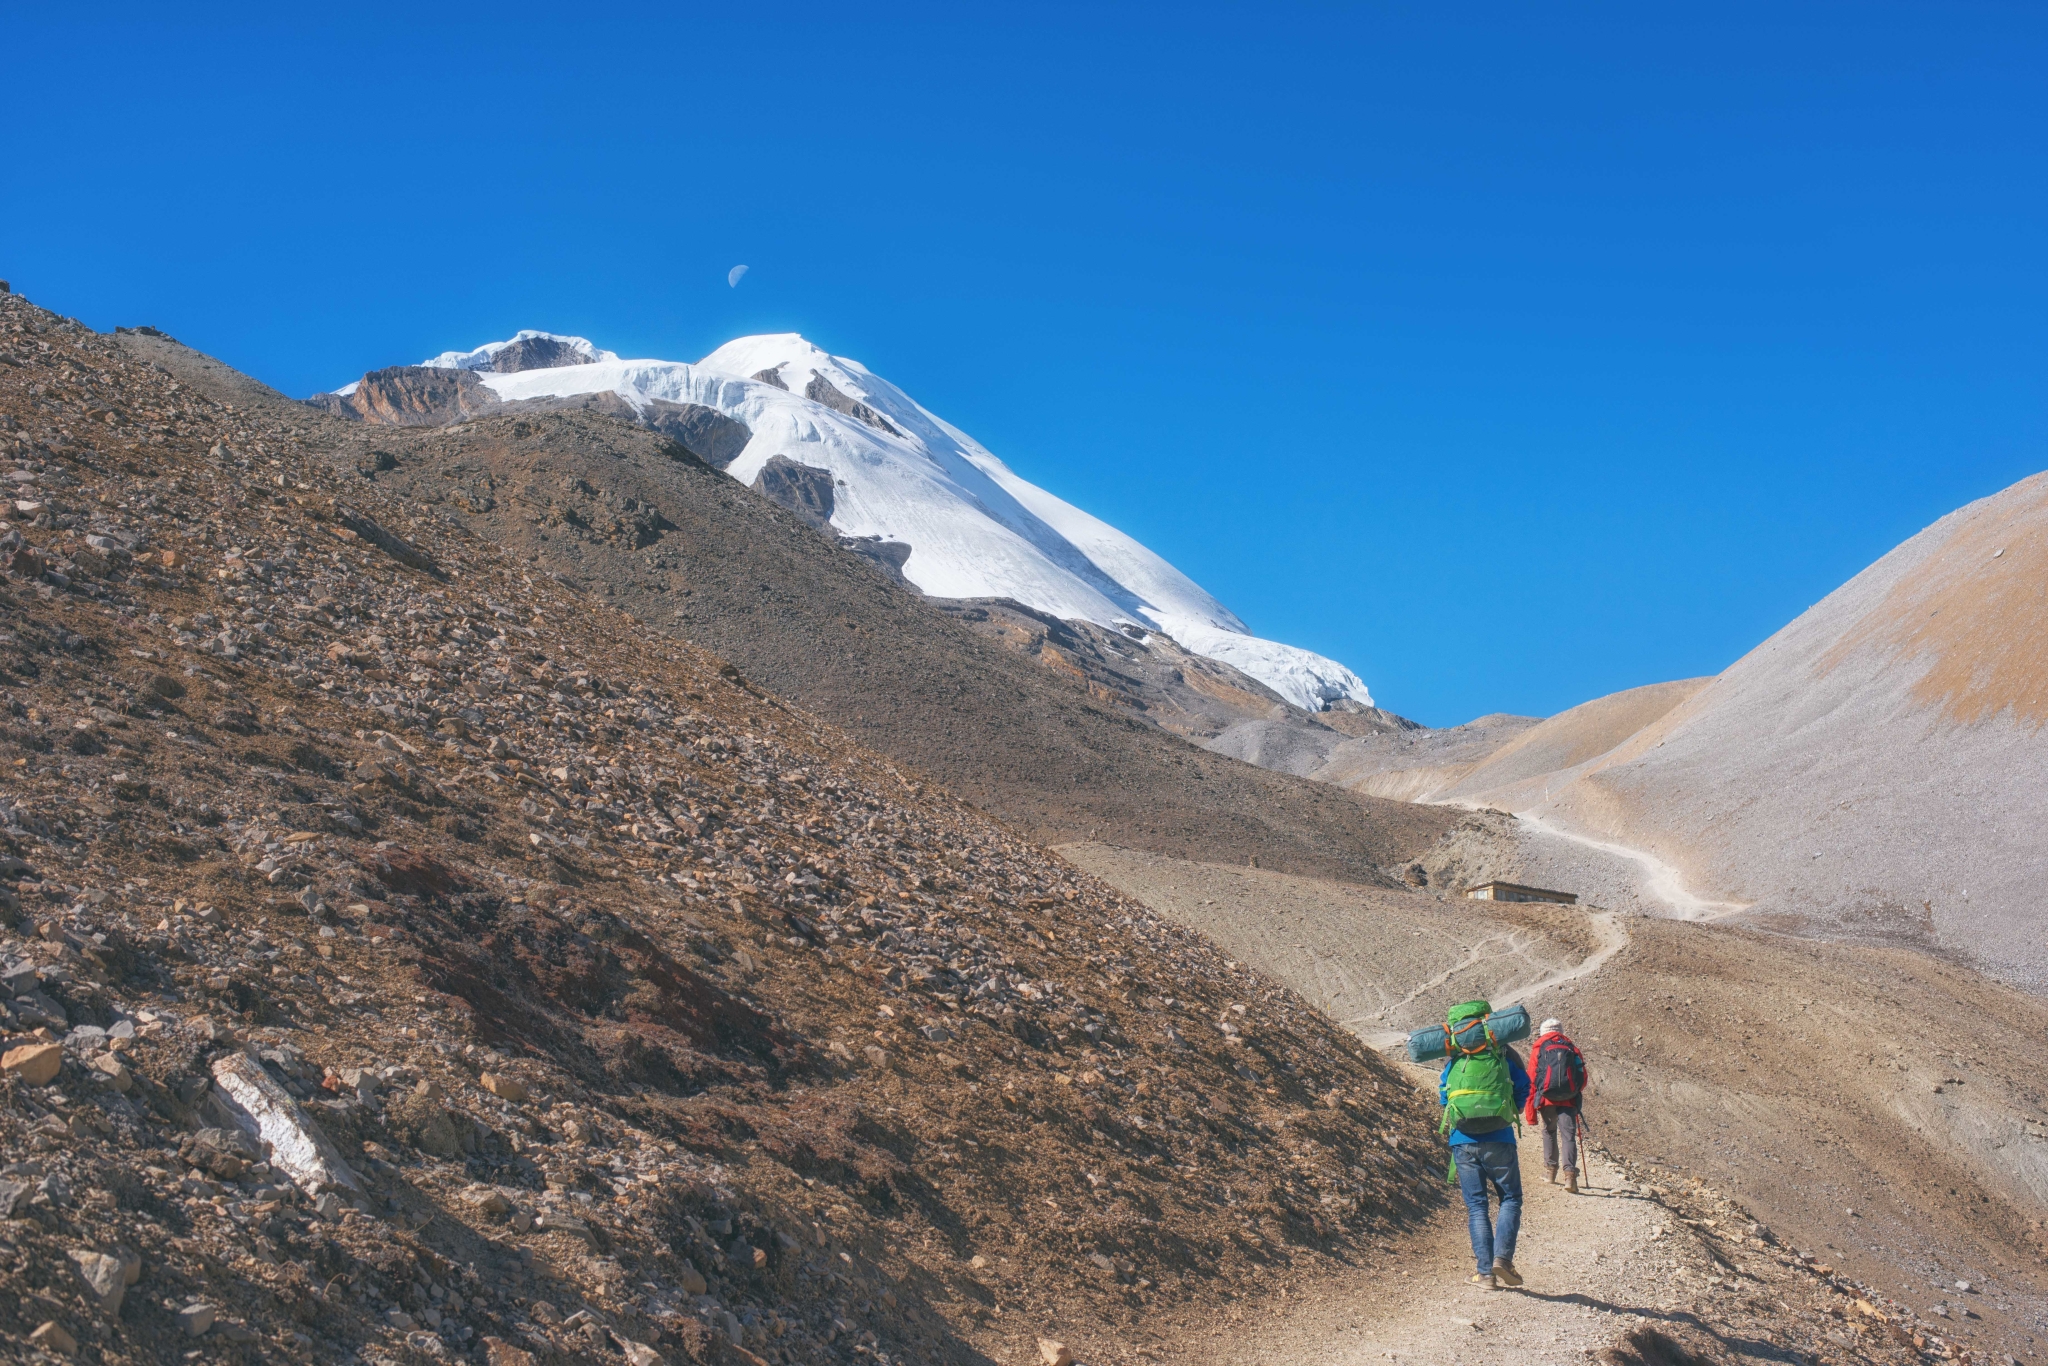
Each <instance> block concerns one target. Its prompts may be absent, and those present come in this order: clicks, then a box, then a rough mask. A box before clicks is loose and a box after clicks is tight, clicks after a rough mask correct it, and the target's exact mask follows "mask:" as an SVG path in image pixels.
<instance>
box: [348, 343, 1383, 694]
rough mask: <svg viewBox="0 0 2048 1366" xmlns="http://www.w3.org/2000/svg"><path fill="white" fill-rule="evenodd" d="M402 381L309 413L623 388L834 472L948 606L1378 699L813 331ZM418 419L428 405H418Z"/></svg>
mask: <svg viewBox="0 0 2048 1366" xmlns="http://www.w3.org/2000/svg"><path fill="white" fill-rule="evenodd" d="M401 369H402V370H405V371H407V372H409V375H408V376H407V377H405V378H402V379H401V378H400V377H397V376H395V375H394V372H393V371H390V370H385V371H377V372H372V375H371V376H366V377H365V379H364V380H359V381H357V382H356V383H355V384H354V385H347V386H343V387H342V388H341V389H337V390H336V391H334V392H333V393H332V394H321V395H315V396H314V397H313V398H312V399H310V400H308V402H311V403H314V404H315V405H317V406H320V407H323V408H326V409H328V410H329V411H333V412H335V413H337V414H338V415H341V416H347V417H357V418H362V419H364V420H367V421H372V422H381V421H386V420H388V419H387V417H386V416H385V413H384V409H383V407H380V406H379V405H377V404H370V403H360V404H359V403H356V402H353V401H352V400H354V399H355V397H356V394H357V391H358V389H359V388H360V387H361V386H363V385H364V384H365V383H366V381H370V380H372V379H378V377H382V378H381V379H378V382H377V383H373V384H371V386H370V387H371V388H373V389H374V388H377V387H379V384H385V385H389V384H401V385H404V386H410V387H417V388H425V389H435V390H436V391H438V385H437V381H436V380H435V379H434V375H435V374H436V373H455V374H458V375H461V376H465V377H466V376H474V377H475V378H474V379H469V378H458V379H456V380H455V381H454V383H455V385H456V386H457V388H458V389H459V390H464V391H472V392H482V393H488V394H489V395H491V396H493V398H494V399H495V401H496V402H497V403H499V404H503V405H512V404H520V403H525V404H528V405H533V406H541V405H545V404H559V403H563V402H566V401H572V400H576V399H578V398H582V397H585V396H590V395H600V394H614V395H617V396H619V398H620V399H622V400H623V401H624V402H625V404H626V405H627V406H628V407H629V408H630V409H631V410H632V411H633V412H634V413H635V414H636V415H638V416H639V417H640V420H642V421H644V422H647V423H648V425H660V420H662V419H664V418H666V417H667V415H668V413H669V412H670V410H675V411H679V412H682V413H685V414H687V413H689V412H694V411H696V410H705V411H708V412H712V413H716V414H718V415H720V416H721V417H723V418H724V419H726V420H728V421H731V422H734V423H737V424H739V425H740V426H741V427H743V428H744V429H745V430H746V432H747V435H748V439H747V442H746V444H745V446H744V448H743V449H742V450H740V451H739V452H738V453H736V454H734V455H732V456H731V457H730V458H729V459H726V460H723V461H721V460H719V459H716V458H714V457H712V456H711V455H710V454H709V453H707V452H705V451H703V450H700V449H699V448H698V447H697V446H696V445H693V444H692V443H691V442H690V441H689V439H688V438H687V437H681V436H679V439H682V440H683V441H684V444H685V445H686V446H689V447H690V449H692V450H693V451H696V452H697V453H698V454H700V455H704V456H705V457H706V458H707V459H709V460H710V461H711V463H714V464H717V465H719V466H720V468H724V469H725V470H726V471H727V472H728V473H729V474H731V475H732V476H733V477H734V478H736V479H738V480H740V482H742V483H751V482H753V481H754V480H755V479H756V478H758V477H759V476H760V475H761V472H762V470H763V469H764V468H765V466H766V465H767V463H768V462H769V461H770V460H771V459H774V458H776V457H781V458H782V459H783V460H785V461H787V462H791V463H794V464H799V465H803V466H806V467H807V468H812V469H818V470H822V471H824V472H825V475H826V477H829V478H830V479H831V480H832V484H833V487H834V490H835V498H834V500H833V504H834V505H833V509H832V512H831V515H830V517H829V519H828V520H829V521H830V523H831V525H832V526H833V527H834V528H835V529H836V530H837V531H838V532H839V533H840V534H842V535H845V536H848V537H851V538H855V539H862V540H869V539H872V540H877V541H880V542H882V543H887V544H891V545H894V546H901V547H907V549H905V550H900V551H897V552H896V553H897V554H898V556H899V557H900V558H901V559H902V560H903V563H902V565H901V568H902V571H903V573H904V576H905V578H906V580H907V581H908V582H910V583H912V584H914V585H915V586H916V587H918V588H919V589H920V590H921V591H923V592H925V593H927V594H929V595H931V596H934V597H941V598H955V599H969V598H973V599H979V598H1012V599H1015V600H1017V601H1019V602H1022V603H1024V604H1025V605H1027V606H1029V607H1033V608H1036V609H1039V610H1042V611H1048V612H1051V613H1053V614H1054V615H1056V616H1059V617H1061V618H1063V619H1065V620H1085V621H1089V622H1093V623H1095V624H1096V625H1099V626H1103V627H1107V628H1109V629H1112V630H1115V629H1122V628H1124V627H1134V628H1137V629H1142V630H1146V631H1156V632H1160V633H1162V634H1165V635H1168V636H1171V637H1172V638H1173V639H1174V640H1175V641H1176V642H1178V643H1179V645H1180V646H1182V647H1183V648H1185V649H1188V650H1191V651H1194V652H1195V653H1197V654H1202V655H1207V656H1209V657H1211V658H1215V659H1218V660H1221V661H1222V662H1224V663H1227V664H1229V665H1231V666H1232V667H1234V668H1237V669H1239V670H1240V671H1242V672H1244V673H1245V674H1247V675H1249V676H1251V677H1253V678H1256V679H1258V680H1259V681H1260V682H1261V683H1263V684H1265V685H1266V686H1268V687H1271V688H1273V689H1274V690H1275V691H1276V692H1278V693H1279V694H1280V695H1281V696H1282V697H1283V698H1285V699H1286V700H1287V701H1288V702H1290V703H1291V704H1293V705H1295V706H1298V707H1301V708H1303V709H1304V710H1309V711H1318V710H1322V709H1323V708H1325V707H1327V706H1328V705H1330V704H1331V703H1333V702H1337V701H1354V702H1358V703H1360V704H1362V705H1366V706H1371V705H1373V699H1372V694H1371V692H1370V690H1369V689H1368V688H1367V687H1366V685H1365V683H1364V682H1363V680H1361V679H1360V678H1359V677H1358V675H1357V674H1355V673H1353V672H1352V671H1351V670H1350V669H1348V668H1346V667H1345V666H1343V665H1342V664H1339V663H1337V662H1336V661H1334V660H1330V659H1327V658H1325V657H1324V656H1322V655H1318V654H1316V653H1315V652H1313V651H1309V650H1304V649H1301V648H1299V647H1296V646H1290V645H1285V644H1282V643H1280V642H1277V641H1266V640H1261V639H1259V638H1258V637H1255V636H1253V635H1251V634H1250V632H1249V630H1248V629H1247V628H1246V626H1245V624H1244V623H1243V622H1242V621H1241V620H1240V619H1239V618H1238V617H1237V616H1236V614H1234V613H1232V612H1231V611H1230V610H1229V609H1228V608H1226V607H1224V606H1223V604H1221V603H1220V602H1218V601H1217V600H1216V599H1215V598H1214V597H1212V596H1211V595H1210V594H1208V593H1207V592H1205V591H1204V590H1203V589H1202V588H1201V587H1200V586H1198V585H1197V584H1195V583H1194V581H1193V580H1191V579H1190V578H1188V577H1187V576H1186V575H1185V574H1183V573H1181V571H1179V570H1178V569H1176V568H1174V567H1173V566H1172V565H1171V564H1169V563H1167V562H1166V561H1165V560H1164V559H1163V558H1161V557H1160V556H1159V555H1157V554H1155V553H1154V552H1152V551H1151V550H1149V549H1147V548H1146V547H1144V546H1143V545H1141V544H1139V543H1138V542H1137V541H1135V540H1133V539H1132V538H1130V537H1129V536H1126V535H1124V534H1123V533H1122V532H1120V531H1117V530H1116V529H1115V528H1114V527H1111V526H1110V525H1109V524H1107V523H1106V522H1103V521H1101V520H1100V519H1099V518H1096V517H1093V516H1090V515H1089V514H1088V513H1086V512H1083V511H1082V510H1081V509H1079V508H1076V507H1074V506H1073V505H1072V504H1069V503H1067V502H1065V501H1064V500H1062V499H1060V498H1058V497H1056V496H1054V495H1052V494H1050V493H1048V492H1046V491H1045V490H1044V489H1041V488H1039V487H1038V486H1037V485H1035V484H1032V483H1031V482H1030V481H1028V480H1025V479H1023V478H1021V477H1020V476H1018V475H1017V474H1016V473H1015V472H1014V471H1012V470H1011V469H1010V468H1009V467H1008V466H1007V465H1006V464H1004V462H1003V461H1001V460H1000V459H999V458H997V457H996V456H995V455H994V454H993V453H992V452H990V451H988V450H987V449H986V448H985V447H983V446H981V445H980V444H979V443H978V442H976V441H974V439H973V438H972V437H970V436H968V435H967V434H966V433H965V432H963V431H961V430H960V429H959V428H957V427H955V426H953V425H952V424H950V423H948V422H946V421H945V420H944V419H942V418H940V417H938V416H937V415H936V414H933V413H931V412H930V411H928V410H927V409H925V408H924V407H922V406H921V405H919V404H918V403H917V402H916V401H915V400H913V399H912V398H910V396H909V395H908V394H906V393H904V392H903V391H902V390H901V389H899V388H897V387H896V386H895V385H893V384H890V383H889V382H888V381H887V380H885V379H882V378H881V377H880V376H878V375H875V374H874V373H873V372H871V371H869V370H868V369H867V368H866V367H865V366H863V365H861V364H860V363H859V362H858V361H854V360H849V359H847V358H845V357H839V356H833V355H830V354H828V353H827V352H825V351H823V350H822V349H820V348H818V347H816V346H814V345H812V344H811V343H810V342H808V341H805V340H804V339H803V338H802V337H801V336H800V335H798V334H796V333H778V334H765V335H761V336H754V337H742V338H739V339H737V340H735V341H732V342H728V343H726V344H725V345H724V346H721V347H719V348H718V349H717V350H715V351H713V352H712V353H711V354H710V355H708V356H706V357H705V358H704V359H703V360H701V361H698V362H696V363H694V364H688V363H683V362H674V361H662V360H633V359H620V358H618V357H617V356H615V355H614V354H613V353H612V352H609V351H601V350H600V349H599V348H597V347H595V346H594V345H592V344H591V343H590V342H588V341H587V340H585V339H583V338H580V337H568V336H560V335H556V334H551V333H542V332H532V331H528V332H522V333H520V334H519V336H518V337H517V338H515V339H513V340H512V341H509V342H494V343H489V344H487V345H485V346H483V347H479V348H476V349H475V350H473V351H469V352H452V351H451V352H444V353H443V354H442V355H440V356H437V357H434V358H432V359H430V360H429V361H427V362H425V363H423V364H422V365H420V366H415V367H401ZM664 405H665V406H664ZM399 406H404V405H399ZM414 410H422V411H423V406H422V405H418V404H415V405H412V406H411V407H410V408H408V409H407V411H408V412H410V411H414ZM498 410H502V409H492V408H490V407H489V406H488V404H485V405H483V406H478V405H476V404H473V403H459V404H454V405H446V406H444V408H443V411H445V412H446V414H447V416H446V420H447V421H463V420H468V419H469V418H470V417H473V416H480V415H482V414H483V413H484V412H486V411H498ZM398 425H435V424H434V423H432V422H430V421H424V420H421V421H411V420H408V421H405V422H403V423H400V424H398Z"/></svg>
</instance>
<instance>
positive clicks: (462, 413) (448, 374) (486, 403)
mask: <svg viewBox="0 0 2048 1366" xmlns="http://www.w3.org/2000/svg"><path fill="white" fill-rule="evenodd" d="M306 402H307V403H308V404H309V405H311V406H312V407H315V408H321V409H325V410H326V411H327V412H330V413H333V414H335V415H336V416H337V417H346V418H352V419H354V420H356V421H358V422H371V423H375V424H377V425H379V426H384V427H445V426H447V425H448V424H449V423H451V422H467V421H469V420H470V419H472V418H475V417H480V416H482V415H483V414H484V413H487V412H490V411H492V410H494V409H496V408H498V407H500V406H502V405H501V404H500V402H499V400H498V396H497V395H496V394H494V393H492V392H491V391H490V390H489V389H487V388H485V387H484V382H483V381H482V380H481V379H479V378H478V377H477V375H476V373H475V372H474V371H471V370H444V369H441V368H439V367H436V366H429V365H393V366H390V367H388V368H387V369H383V370H372V371H370V373H368V374H367V375H364V376H363V377H362V379H361V380H359V381H357V383H356V387H355V392H354V393H351V394H315V395H313V397H311V398H309V399H307V400H306Z"/></svg>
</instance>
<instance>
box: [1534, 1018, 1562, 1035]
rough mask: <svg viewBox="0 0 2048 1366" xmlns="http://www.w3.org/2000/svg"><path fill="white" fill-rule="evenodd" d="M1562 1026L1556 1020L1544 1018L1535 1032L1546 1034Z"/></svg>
mask: <svg viewBox="0 0 2048 1366" xmlns="http://www.w3.org/2000/svg"><path fill="white" fill-rule="evenodd" d="M1563 1028H1564V1026H1563V1025H1561V1024H1559V1023H1558V1022H1557V1021H1556V1020H1545V1021H1544V1022H1543V1024H1542V1025H1541V1026H1540V1027H1539V1028H1538V1029H1537V1031H1536V1032H1537V1033H1538V1034H1548V1033H1551V1032H1552V1031H1554V1030H1559V1029H1563Z"/></svg>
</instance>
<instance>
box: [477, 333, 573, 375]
mask: <svg viewBox="0 0 2048 1366" xmlns="http://www.w3.org/2000/svg"><path fill="white" fill-rule="evenodd" d="M589 363H590V357H589V356H586V355H584V354H582V353H581V352H579V351H577V350H576V348H575V347H573V346H571V345H570V344H569V343H568V342H565V341H563V340H562V339H561V338H559V337H521V338H520V339H519V340H517V341H515V342H513V343H512V344H511V345H510V346H507V347H505V348H504V349H503V350H501V351H499V352H498V354H497V355H495V356H493V357H491V369H493V370H495V371H497V372H498V373H499V374H501V375H510V374H516V373H517V372H519V371H521V370H553V369H556V368H558V367H560V366H564V365H587V364H589Z"/></svg>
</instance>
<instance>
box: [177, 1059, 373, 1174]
mask: <svg viewBox="0 0 2048 1366" xmlns="http://www.w3.org/2000/svg"><path fill="white" fill-rule="evenodd" d="M213 1080H214V1085H215V1088H216V1089H215V1091H214V1102H215V1104H216V1105H217V1106H218V1107H219V1108H220V1109H221V1110H222V1111H223V1112H225V1113H226V1114H227V1115H228V1117H229V1118H231V1119H232V1120H233V1121H234V1122H235V1124H236V1126H237V1127H238V1128H240V1129H241V1130H242V1131H243V1132H244V1133H246V1134H249V1135H251V1136H252V1137H254V1138H256V1139H257V1140H259V1141H261V1142H263V1143H267V1144H269V1145H270V1163H271V1165H272V1166H274V1167H276V1168H277V1169H278V1170H279V1171H281V1172H283V1173H284V1174H285V1175H286V1176H289V1177H290V1178H291V1179H292V1180H293V1181H294V1182H296V1183H297V1184H298V1186H299V1188H300V1189H301V1190H304V1191H305V1192H307V1193H308V1194H313V1193H315V1192H318V1191H323V1190H326V1189H328V1188H329V1187H332V1186H340V1187H344V1188H346V1189H348V1190H352V1191H361V1190H362V1188H363V1183H362V1182H361V1181H360V1180H358V1179H357V1177H356V1174H355V1173H354V1172H353V1171H351V1170H350V1169H349V1165H348V1163H346V1162H344V1161H343V1160H342V1158H341V1154H340V1153H338V1152H336V1151H335V1149H334V1145H333V1144H332V1143H329V1142H328V1141H327V1136H326V1135H325V1134H323V1133H321V1132H320V1128H319V1126H318V1125H316V1124H314V1123H313V1121H312V1120H311V1119H310V1118H309V1117H308V1116H307V1115H306V1113H305V1112H304V1111H302V1110H301V1109H299V1106H298V1102H297V1101H294V1100H293V1099H292V1098H291V1097H290V1096H289V1095H287V1094H286V1093H285V1090H284V1088H283V1087H281V1086H279V1085H278V1084H277V1083H276V1082H275V1081H273V1080H272V1079H271V1076H270V1073H269V1072H267V1071H265V1070H264V1068H263V1064H261V1063H259V1062H257V1061H256V1060H255V1059H253V1058H251V1057H249V1055H248V1054H246V1053H230V1054H228V1055H227V1056H226V1057H224V1058H222V1059H220V1060H219V1061H218V1062H216V1063H214V1065H213Z"/></svg>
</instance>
